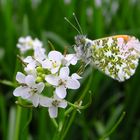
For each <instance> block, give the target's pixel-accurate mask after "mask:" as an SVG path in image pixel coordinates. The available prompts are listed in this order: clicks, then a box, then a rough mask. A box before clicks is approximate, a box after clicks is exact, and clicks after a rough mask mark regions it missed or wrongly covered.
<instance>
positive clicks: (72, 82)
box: [66, 78, 80, 89]
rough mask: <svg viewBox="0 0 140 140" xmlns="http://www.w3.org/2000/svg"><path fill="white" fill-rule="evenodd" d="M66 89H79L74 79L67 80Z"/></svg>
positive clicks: (78, 84)
mask: <svg viewBox="0 0 140 140" xmlns="http://www.w3.org/2000/svg"><path fill="white" fill-rule="evenodd" d="M66 87H67V88H69V89H78V88H79V87H80V83H79V81H78V80H76V79H72V78H69V80H68V81H67V83H66Z"/></svg>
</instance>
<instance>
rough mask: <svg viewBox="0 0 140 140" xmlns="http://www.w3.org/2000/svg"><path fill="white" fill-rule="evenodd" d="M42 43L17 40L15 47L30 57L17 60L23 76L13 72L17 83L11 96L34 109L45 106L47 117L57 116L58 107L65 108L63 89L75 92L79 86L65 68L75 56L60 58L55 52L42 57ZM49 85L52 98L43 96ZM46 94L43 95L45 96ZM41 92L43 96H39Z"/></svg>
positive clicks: (23, 39)
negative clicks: (24, 101) (21, 64)
mask: <svg viewBox="0 0 140 140" xmlns="http://www.w3.org/2000/svg"><path fill="white" fill-rule="evenodd" d="M42 46H43V44H42V42H41V41H39V40H38V39H35V40H33V39H32V38H31V37H29V36H28V37H25V38H23V37H21V38H19V42H18V44H17V47H18V48H19V49H20V52H21V54H25V53H26V52H27V51H29V50H33V55H31V56H27V57H23V56H22V57H21V59H22V61H23V63H24V65H25V67H24V74H23V73H21V72H17V75H16V80H17V82H18V83H19V87H17V88H16V89H15V90H14V92H13V94H14V96H17V97H21V98H23V99H26V100H28V101H30V102H31V103H32V104H33V106H34V107H37V106H39V105H40V106H43V107H48V111H49V115H50V117H51V118H56V117H57V115H58V107H60V108H66V106H67V101H66V100H65V99H64V98H65V97H66V95H67V89H78V88H79V87H80V83H79V81H78V80H79V79H81V77H80V76H79V75H78V74H77V73H73V74H72V75H70V70H69V66H70V65H75V64H76V63H77V61H78V59H77V57H76V55H75V54H66V55H62V54H61V53H60V52H58V51H51V52H49V54H48V55H46V54H45V49H44V48H43V47H42ZM48 86H52V87H53V89H54V91H53V93H52V96H51V97H49V96H47V87H48ZM45 92H46V93H45ZM43 93H45V95H44V94H43Z"/></svg>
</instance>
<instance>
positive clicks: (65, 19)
mask: <svg viewBox="0 0 140 140" xmlns="http://www.w3.org/2000/svg"><path fill="white" fill-rule="evenodd" d="M64 19H65V20H66V21H67V22H68V23H69V24H70V25H71V26H72V27H73V28H74V29H75V30H76V31H77V32H78V33H79V34H81V32H80V31H79V30H78V29H77V28H76V27H75V26H74V24H72V23H71V22H70V21H69V20H68V19H67V18H66V17H64Z"/></svg>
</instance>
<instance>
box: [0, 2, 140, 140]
mask: <svg viewBox="0 0 140 140" xmlns="http://www.w3.org/2000/svg"><path fill="white" fill-rule="evenodd" d="M100 2H102V3H100ZM73 12H75V14H76V16H77V18H78V20H79V22H80V25H81V27H82V29H83V31H84V33H85V34H86V35H87V37H88V38H90V39H97V38H102V37H106V36H111V35H116V34H129V35H134V36H136V37H137V38H140V0H96V1H93V0H0V79H1V80H9V81H15V74H16V72H17V71H18V70H19V69H20V63H19V61H18V60H17V58H16V55H17V53H18V50H17V48H16V43H17V41H18V38H19V37H20V36H26V35H31V36H32V37H33V38H36V37H37V38H39V39H40V40H42V41H43V43H44V46H45V48H46V50H47V52H48V51H50V49H51V48H50V47H48V43H47V42H48V40H49V41H51V42H52V43H53V44H54V46H55V49H56V50H59V51H61V52H63V51H64V49H65V48H67V50H68V51H69V52H72V51H73V48H72V45H73V44H74V36H76V35H77V32H76V31H75V30H74V29H73V28H72V27H71V26H70V25H69V24H68V23H67V22H66V21H65V20H64V17H67V18H68V19H69V20H70V21H71V22H72V23H73V24H75V25H76V23H75V21H74V17H73V15H72V13H73ZM76 26H77V25H76ZM73 70H74V69H73ZM83 77H84V78H83V79H82V80H81V88H80V89H79V90H77V91H75V92H72V91H70V93H69V94H70V95H69V97H68V98H69V100H71V101H73V102H74V101H75V100H76V99H77V98H78V97H79V96H80V95H81V93H82V92H83V91H84V92H87V96H85V100H84V101H83V102H84V103H86V102H88V100H89V92H88V91H89V90H90V91H91V93H92V94H93V96H92V99H93V100H92V103H91V104H90V106H89V107H88V108H87V109H85V110H81V113H77V114H76V117H75V119H74V121H73V124H72V125H71V127H70V129H69V132H68V133H67V135H66V138H65V139H66V140H72V139H73V140H80V139H82V140H98V139H99V138H100V137H102V136H104V134H107V133H108V132H109V131H110V130H111V128H112V127H113V126H114V125H115V124H116V122H117V120H118V119H119V118H120V116H121V114H122V112H123V111H125V112H126V115H125V117H124V119H123V121H122V122H121V123H120V124H119V126H118V127H117V128H116V130H115V131H114V132H113V133H112V134H111V135H110V136H109V137H108V138H106V140H109V139H110V140H128V139H129V140H140V114H139V113H140V85H139V84H140V83H139V79H140V66H138V68H137V70H136V73H135V75H134V76H132V77H131V79H129V80H127V81H126V82H123V83H119V82H117V81H115V80H113V79H111V78H109V77H107V76H105V75H104V74H102V73H101V72H99V71H98V70H96V69H93V68H91V67H87V69H86V71H85V73H84V75H83ZM13 90H14V88H13V87H9V86H6V85H3V84H0V139H2V140H14V133H15V123H16V121H17V118H16V117H17V106H16V104H15V101H16V98H15V97H14V96H13V94H12V92H13ZM29 121H30V109H23V110H22V111H21V120H20V124H21V127H20V130H19V131H20V138H19V139H21V140H32V139H33V140H43V139H44V140H52V136H53V133H54V132H56V131H57V130H56V129H55V128H54V126H53V124H52V122H51V121H50V119H49V116H48V111H47V109H45V108H37V109H33V117H32V120H31V122H30V125H29V126H27V127H26V125H27V123H28V122H29Z"/></svg>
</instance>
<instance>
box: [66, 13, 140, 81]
mask: <svg viewBox="0 0 140 140" xmlns="http://www.w3.org/2000/svg"><path fill="white" fill-rule="evenodd" d="M74 17H75V20H76V22H77V24H78V26H79V29H80V31H79V30H78V29H77V28H76V27H75V26H74V25H73V24H72V23H71V22H70V21H68V22H70V24H72V26H74V28H76V30H78V32H79V33H80V35H77V36H75V45H74V49H75V52H76V56H77V57H78V59H81V60H82V61H83V62H85V64H86V65H88V64H91V65H92V66H93V67H95V68H97V69H98V70H100V71H101V72H103V73H104V74H106V75H108V76H110V77H111V78H113V79H115V80H118V81H119V82H123V81H125V80H126V79H129V78H130V77H131V76H132V75H133V74H134V73H135V70H136V68H137V66H138V62H139V58H140V41H139V40H138V39H137V38H135V37H134V36H129V35H114V36H110V37H105V38H100V39H96V40H91V39H88V38H87V37H86V36H85V35H82V29H81V26H80V24H79V22H78V20H77V18H76V16H75V14H74ZM66 20H67V19H66Z"/></svg>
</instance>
